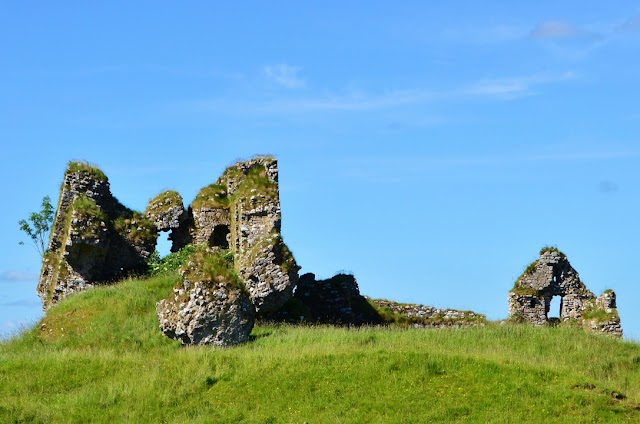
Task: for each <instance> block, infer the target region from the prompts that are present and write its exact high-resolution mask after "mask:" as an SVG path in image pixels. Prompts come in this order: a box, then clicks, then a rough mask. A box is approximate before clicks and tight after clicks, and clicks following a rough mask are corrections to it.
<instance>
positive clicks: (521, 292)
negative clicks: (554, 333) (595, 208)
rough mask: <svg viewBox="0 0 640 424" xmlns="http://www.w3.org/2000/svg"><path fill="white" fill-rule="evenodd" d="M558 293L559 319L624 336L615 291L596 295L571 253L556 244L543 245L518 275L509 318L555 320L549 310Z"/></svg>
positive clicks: (536, 321)
mask: <svg viewBox="0 0 640 424" xmlns="http://www.w3.org/2000/svg"><path fill="white" fill-rule="evenodd" d="M555 296H559V297H560V299H561V300H560V311H559V315H560V316H559V321H561V322H575V323H577V324H579V325H582V326H583V327H585V328H588V329H591V330H594V331H597V332H603V333H606V334H609V335H613V336H616V337H621V336H622V327H621V325H620V318H619V316H618V311H617V309H616V304H615V293H614V292H613V291H606V292H604V293H603V294H602V295H600V297H598V298H596V296H595V295H594V294H593V293H592V292H591V291H589V290H588V289H587V287H586V286H585V285H584V283H583V282H582V281H581V280H580V277H579V275H578V272H577V271H576V270H575V269H574V268H573V267H572V266H571V264H570V263H569V261H568V260H567V257H566V256H565V255H564V254H563V253H562V252H560V251H558V250H557V249H554V248H549V249H543V250H542V251H541V253H540V257H539V258H538V259H537V260H536V261H535V262H533V263H532V264H531V265H529V267H528V268H527V270H526V271H525V272H524V273H523V274H522V275H521V276H520V277H519V278H518V279H517V281H516V283H515V285H514V288H513V289H512V290H511V291H510V292H509V295H508V304H509V318H510V319H512V320H515V321H524V322H528V323H531V324H533V325H545V324H547V323H549V322H551V319H550V318H549V310H550V306H551V301H552V299H553V298H554V297H555Z"/></svg>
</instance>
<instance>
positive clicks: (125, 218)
mask: <svg viewBox="0 0 640 424" xmlns="http://www.w3.org/2000/svg"><path fill="white" fill-rule="evenodd" d="M113 229H114V230H116V231H117V232H118V234H120V235H122V236H123V237H125V238H126V239H127V240H129V241H130V242H132V243H133V244H134V245H148V244H155V242H156V240H157V238H158V231H157V229H156V226H155V224H154V223H153V222H151V221H150V220H149V219H147V218H146V217H145V216H144V215H142V214H141V213H140V212H137V211H130V213H129V214H126V215H121V216H119V217H117V218H116V219H115V220H113Z"/></svg>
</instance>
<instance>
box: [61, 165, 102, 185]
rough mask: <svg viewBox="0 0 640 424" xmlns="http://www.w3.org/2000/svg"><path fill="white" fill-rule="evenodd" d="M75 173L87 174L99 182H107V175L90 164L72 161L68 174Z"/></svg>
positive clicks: (68, 166)
mask: <svg viewBox="0 0 640 424" xmlns="http://www.w3.org/2000/svg"><path fill="white" fill-rule="evenodd" d="M74 172H86V173H88V174H90V175H91V176H92V177H93V178H95V179H96V180H98V181H103V182H104V181H107V175H106V174H105V173H104V172H102V170H101V169H100V168H98V167H97V166H96V165H93V164H91V163H89V162H84V161H71V162H69V163H68V164H67V171H66V173H67V174H70V173H74Z"/></svg>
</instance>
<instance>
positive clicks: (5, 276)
mask: <svg viewBox="0 0 640 424" xmlns="http://www.w3.org/2000/svg"><path fill="white" fill-rule="evenodd" d="M37 279H38V275H36V274H34V273H31V272H23V271H2V272H0V281H34V280H37Z"/></svg>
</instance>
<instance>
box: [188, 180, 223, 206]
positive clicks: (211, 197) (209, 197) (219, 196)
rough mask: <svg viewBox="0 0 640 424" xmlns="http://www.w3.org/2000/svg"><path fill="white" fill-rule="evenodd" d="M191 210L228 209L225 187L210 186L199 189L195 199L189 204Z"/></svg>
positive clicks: (218, 185)
mask: <svg viewBox="0 0 640 424" xmlns="http://www.w3.org/2000/svg"><path fill="white" fill-rule="evenodd" d="M191 207H192V208H193V209H201V208H213V209H215V208H218V209H220V208H221V209H228V208H229V196H228V195H227V187H225V186H224V185H220V184H210V185H208V186H206V187H203V188H202V189H200V191H199V192H198V194H197V195H196V198H195V199H194V200H193V202H191Z"/></svg>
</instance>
